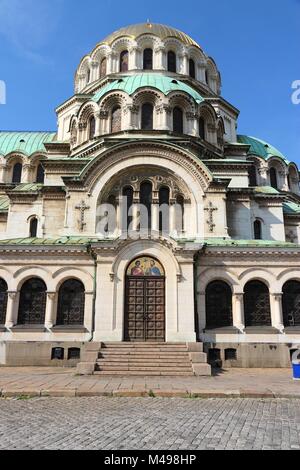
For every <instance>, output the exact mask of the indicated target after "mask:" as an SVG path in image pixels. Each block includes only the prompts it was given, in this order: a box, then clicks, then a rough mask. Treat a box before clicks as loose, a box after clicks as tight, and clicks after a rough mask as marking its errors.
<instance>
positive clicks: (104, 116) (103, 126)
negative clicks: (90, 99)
mask: <svg viewBox="0 0 300 470" xmlns="http://www.w3.org/2000/svg"><path fill="white" fill-rule="evenodd" d="M99 117H100V126H99V127H100V135H103V134H107V133H108V132H109V131H108V111H100V113H99Z"/></svg>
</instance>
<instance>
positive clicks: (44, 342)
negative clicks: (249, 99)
mask: <svg viewBox="0 0 300 470" xmlns="http://www.w3.org/2000/svg"><path fill="white" fill-rule="evenodd" d="M56 112H57V121H58V129H57V131H56V132H53V133H46V132H0V162H1V165H0V191H1V194H0V298H1V304H0V364H3V365H9V364H12V365H48V364H51V363H53V361H54V363H55V361H62V362H63V363H65V364H68V363H70V364H71V363H72V361H75V362H76V361H78V360H79V358H80V353H82V352H83V351H84V348H85V346H86V345H87V344H89V345H91V344H99V343H100V344H105V343H131V342H132V343H139V342H141V343H147V342H148V343H149V344H154V343H156V342H157V343H166V344H168V343H171V344H176V343H178V344H183V343H186V344H189V345H192V344H198V343H199V344H203V345H204V350H205V351H206V352H207V353H208V358H209V360H210V362H213V361H222V363H223V364H224V365H227V366H233V367H234V366H239V367H241V366H242V367H276V366H277V367H278V366H279V367H280V366H282V367H286V366H288V365H289V363H290V355H291V353H292V352H293V350H294V349H297V346H298V344H299V343H300V245H299V244H300V192H299V171H298V168H297V165H296V164H294V163H292V162H290V161H289V160H288V158H287V156H284V155H283V154H282V153H281V152H280V151H279V150H277V149H276V148H274V147H273V146H272V145H271V144H268V143H266V142H265V141H263V140H261V139H259V138H255V137H250V136H245V135H239V134H238V133H237V123H238V116H239V110H238V109H237V108H236V107H235V106H234V105H232V104H231V103H229V102H228V101H226V100H225V99H224V98H223V97H222V95H221V74H220V72H219V70H218V68H217V65H216V63H215V61H214V60H213V59H212V58H210V57H209V56H208V55H207V54H206V53H205V52H204V51H203V50H202V48H201V47H200V45H199V44H197V43H196V42H195V41H194V40H192V39H191V38H190V37H189V36H187V35H186V34H184V33H182V32H180V31H178V30H176V29H174V28H170V27H167V26H164V25H158V24H150V23H146V24H138V25H133V26H129V27H126V28H123V29H121V30H119V31H117V32H116V33H113V34H111V35H110V36H108V37H107V38H106V39H104V40H103V41H102V42H100V43H99V44H98V45H97V46H96V47H95V49H94V50H93V51H92V52H91V53H89V54H88V55H86V56H85V57H84V58H83V59H82V60H81V62H80V64H79V66H78V69H77V71H76V74H75V93H74V95H73V96H72V97H71V98H70V99H68V100H67V101H66V102H64V103H63V104H61V105H60V106H59V107H58V108H57V110H56ZM190 347H191V346H190ZM192 350H193V347H192ZM196 350H197V348H196V349H195V351H196ZM68 361H69V362H68Z"/></svg>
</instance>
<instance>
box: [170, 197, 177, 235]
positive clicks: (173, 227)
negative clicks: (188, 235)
mask: <svg viewBox="0 0 300 470" xmlns="http://www.w3.org/2000/svg"><path fill="white" fill-rule="evenodd" d="M169 227H170V235H171V236H172V235H175V234H176V200H175V199H174V200H173V199H172V200H170V222H169Z"/></svg>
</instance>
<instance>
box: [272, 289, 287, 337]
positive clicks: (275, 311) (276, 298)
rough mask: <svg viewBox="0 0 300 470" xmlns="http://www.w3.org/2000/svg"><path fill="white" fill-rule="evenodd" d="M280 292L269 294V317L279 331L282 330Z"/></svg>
mask: <svg viewBox="0 0 300 470" xmlns="http://www.w3.org/2000/svg"><path fill="white" fill-rule="evenodd" d="M282 295H283V294H282V292H280V293H278V294H271V317H272V326H273V327H274V328H276V329H277V330H279V331H283V330H284V326H283V313H282Z"/></svg>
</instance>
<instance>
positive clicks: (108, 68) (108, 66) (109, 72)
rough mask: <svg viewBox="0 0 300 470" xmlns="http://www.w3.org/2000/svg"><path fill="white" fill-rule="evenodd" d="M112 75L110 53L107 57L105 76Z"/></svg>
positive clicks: (111, 57)
mask: <svg viewBox="0 0 300 470" xmlns="http://www.w3.org/2000/svg"><path fill="white" fill-rule="evenodd" d="M111 73H113V55H112V53H110V54H108V56H107V75H110V74H111Z"/></svg>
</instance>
